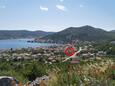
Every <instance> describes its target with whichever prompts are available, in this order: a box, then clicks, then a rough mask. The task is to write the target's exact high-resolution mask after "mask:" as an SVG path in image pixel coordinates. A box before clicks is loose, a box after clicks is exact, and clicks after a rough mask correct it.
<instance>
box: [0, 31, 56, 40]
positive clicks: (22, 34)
mask: <svg viewBox="0 0 115 86" xmlns="http://www.w3.org/2000/svg"><path fill="white" fill-rule="evenodd" d="M53 33H54V32H45V31H27V30H0V39H15V38H36V37H43V36H46V35H51V34H53Z"/></svg>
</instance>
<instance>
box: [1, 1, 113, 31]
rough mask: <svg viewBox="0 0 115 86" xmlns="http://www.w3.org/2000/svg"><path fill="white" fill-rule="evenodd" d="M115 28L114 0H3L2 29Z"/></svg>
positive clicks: (59, 29)
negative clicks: (88, 26)
mask: <svg viewBox="0 0 115 86" xmlns="http://www.w3.org/2000/svg"><path fill="white" fill-rule="evenodd" d="M84 25H91V26H93V27H96V28H102V29H104V30H107V31H110V30H115V0H0V30H31V31H35V30H43V31H54V32H57V31H61V30H63V29H65V28H68V27H80V26H84Z"/></svg>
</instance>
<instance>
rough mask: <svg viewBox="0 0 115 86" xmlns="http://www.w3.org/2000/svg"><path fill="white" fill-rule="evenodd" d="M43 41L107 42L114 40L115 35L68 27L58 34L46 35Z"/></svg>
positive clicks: (92, 28)
mask: <svg viewBox="0 0 115 86" xmlns="http://www.w3.org/2000/svg"><path fill="white" fill-rule="evenodd" d="M44 38H45V39H51V40H53V41H54V42H59V43H60V42H61V43H63V42H71V41H72V40H81V41H107V40H113V39H115V34H113V33H111V32H107V31H105V30H103V29H100V28H94V27H92V26H88V25H86V26H82V27H69V28H67V29H65V30H63V31H60V32H58V33H54V34H52V35H47V36H45V37H44Z"/></svg>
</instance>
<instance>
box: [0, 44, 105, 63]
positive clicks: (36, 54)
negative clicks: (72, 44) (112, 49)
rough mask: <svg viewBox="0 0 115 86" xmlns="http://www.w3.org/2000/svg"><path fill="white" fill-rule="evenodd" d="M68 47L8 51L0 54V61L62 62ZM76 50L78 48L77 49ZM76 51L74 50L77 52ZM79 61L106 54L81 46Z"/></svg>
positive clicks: (89, 46)
mask: <svg viewBox="0 0 115 86" xmlns="http://www.w3.org/2000/svg"><path fill="white" fill-rule="evenodd" d="M66 46H68V45H61V46H54V47H53V46H52V47H44V48H39V47H38V48H22V49H8V50H5V51H1V52H0V60H6V61H24V60H36V61H40V62H42V63H46V64H47V63H49V64H52V63H56V62H60V61H62V60H64V59H65V58H67V57H66V55H65V53H64V50H65V49H66ZM77 49H78V48H77ZM77 49H76V50H77ZM79 56H80V58H81V59H88V58H90V59H95V58H100V57H104V56H106V52H104V51H97V50H96V49H95V48H93V46H92V45H91V44H90V45H87V46H82V52H81V53H80V55H79Z"/></svg>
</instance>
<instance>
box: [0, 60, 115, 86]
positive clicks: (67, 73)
mask: <svg viewBox="0 0 115 86" xmlns="http://www.w3.org/2000/svg"><path fill="white" fill-rule="evenodd" d="M68 65H69V66H68ZM114 65H115V59H114V58H102V59H99V60H98V59H94V60H83V61H81V62H80V63H79V64H69V63H53V64H43V63H40V62H38V61H33V60H31V61H22V62H11V61H7V62H6V61H0V75H1V76H2V75H7V76H13V77H15V78H17V79H18V80H19V81H21V82H23V83H26V82H27V81H33V80H34V79H35V78H36V77H41V76H43V75H48V76H49V77H50V79H49V81H48V84H49V85H48V86H68V84H70V85H71V86H77V85H78V86H79V85H85V86H89V85H91V84H92V85H93V86H97V84H99V85H104V86H108V85H107V84H109V86H114V85H115V83H114V80H115V79H114V78H115V77H114V76H115V69H114V68H113V66H114ZM68 77H69V78H68Z"/></svg>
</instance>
